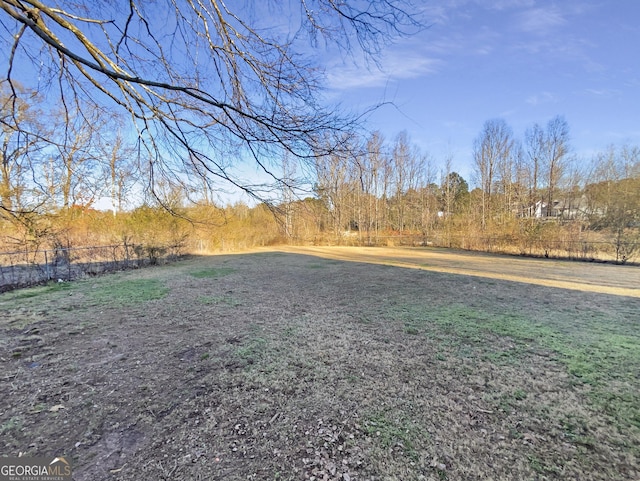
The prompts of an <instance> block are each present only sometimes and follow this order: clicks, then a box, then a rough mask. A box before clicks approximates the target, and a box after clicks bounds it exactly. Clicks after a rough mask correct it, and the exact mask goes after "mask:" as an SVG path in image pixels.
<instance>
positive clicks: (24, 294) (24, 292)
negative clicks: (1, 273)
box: [2, 281, 73, 301]
mask: <svg viewBox="0 0 640 481" xmlns="http://www.w3.org/2000/svg"><path fill="white" fill-rule="evenodd" d="M72 286H73V284H72V283H71V282H56V281H49V282H47V283H46V284H45V285H42V286H37V287H29V288H26V289H18V290H15V291H11V292H7V293H5V294H2V300H3V301H5V300H6V301H11V300H21V299H29V298H32V297H38V296H41V295H43V294H50V293H55V292H60V291H68V290H70V289H71V288H72Z"/></svg>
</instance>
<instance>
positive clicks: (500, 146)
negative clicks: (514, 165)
mask: <svg viewBox="0 0 640 481" xmlns="http://www.w3.org/2000/svg"><path fill="white" fill-rule="evenodd" d="M513 146H514V139H513V132H512V131H511V128H510V127H509V126H508V125H507V123H506V122H505V121H504V120H503V119H492V120H487V121H486V122H485V124H484V127H483V129H482V132H481V133H480V136H479V137H477V138H476V140H475V141H474V146H473V160H474V166H475V171H476V175H477V176H478V181H479V183H480V189H481V190H482V227H483V228H485V227H486V223H487V217H488V216H490V215H491V214H492V213H493V199H492V196H493V194H494V191H495V183H496V182H497V181H498V179H499V174H500V173H501V171H504V170H505V168H504V167H503V166H504V165H505V164H506V163H507V162H509V159H510V158H511V154H512V149H513Z"/></svg>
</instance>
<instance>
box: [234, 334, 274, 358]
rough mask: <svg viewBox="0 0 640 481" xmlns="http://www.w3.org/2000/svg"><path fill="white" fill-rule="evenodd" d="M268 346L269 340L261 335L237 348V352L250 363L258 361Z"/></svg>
mask: <svg viewBox="0 0 640 481" xmlns="http://www.w3.org/2000/svg"><path fill="white" fill-rule="evenodd" d="M266 348H267V340H266V339H263V338H261V337H254V338H251V339H250V340H249V341H247V342H246V343H245V344H244V345H242V346H240V347H239V348H238V349H237V350H236V354H237V355H238V357H240V358H241V359H244V360H245V361H247V363H248V364H254V363H256V362H258V361H259V360H260V359H261V358H262V356H263V354H264V352H265V350H266Z"/></svg>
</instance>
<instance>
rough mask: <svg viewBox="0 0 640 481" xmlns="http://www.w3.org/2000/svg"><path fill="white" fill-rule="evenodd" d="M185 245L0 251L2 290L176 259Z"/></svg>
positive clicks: (124, 245)
mask: <svg viewBox="0 0 640 481" xmlns="http://www.w3.org/2000/svg"><path fill="white" fill-rule="evenodd" d="M180 255H181V246H162V247H157V246H142V245H132V244H115V245H106V246H88V247H68V248H54V249H42V250H35V251H29V250H22V251H14V252H0V292H5V291H9V290H12V289H17V288H20V287H27V286H33V285H37V284H42V283H45V282H47V281H50V280H63V281H70V280H74V279H78V278H82V277H88V276H97V275H100V274H103V273H107V272H114V271H120V270H125V269H133V268H138V267H142V266H144V265H149V264H158V263H161V262H168V261H172V260H174V259H175V258H177V257H178V256H180Z"/></svg>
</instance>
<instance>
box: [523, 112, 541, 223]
mask: <svg viewBox="0 0 640 481" xmlns="http://www.w3.org/2000/svg"><path fill="white" fill-rule="evenodd" d="M524 136H525V145H526V147H525V149H526V158H527V163H526V165H527V171H528V176H527V177H528V181H529V182H528V184H529V200H528V204H529V206H528V207H529V215H531V216H533V215H534V214H535V212H534V211H535V208H536V203H538V202H540V203H541V204H542V198H540V196H539V193H538V191H539V187H540V182H541V179H540V177H541V170H542V157H543V155H544V146H545V134H544V129H543V128H542V127H540V125H539V124H534V125H533V126H532V127H531V128H529V129H527V131H526V132H525V134H524ZM541 208H542V206H541Z"/></svg>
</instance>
